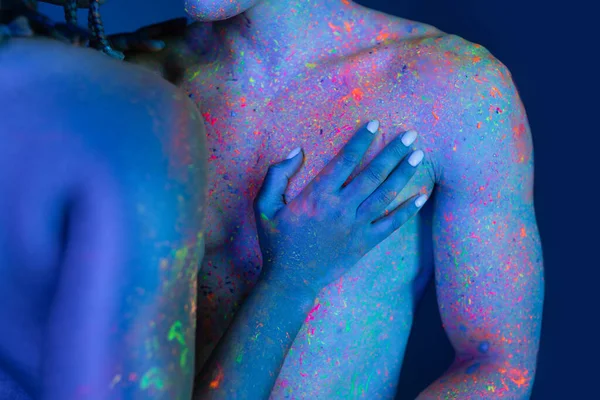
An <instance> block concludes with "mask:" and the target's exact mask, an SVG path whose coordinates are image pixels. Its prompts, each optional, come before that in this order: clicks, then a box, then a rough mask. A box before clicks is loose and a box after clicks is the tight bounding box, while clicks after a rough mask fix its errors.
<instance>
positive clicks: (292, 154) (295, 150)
mask: <svg viewBox="0 0 600 400" xmlns="http://www.w3.org/2000/svg"><path fill="white" fill-rule="evenodd" d="M300 150H301V148H300V147H296V148H295V149H294V150H292V151H290V154H288V156H287V157H286V158H285V159H286V160H289V159H290V158H294V157H296V156H297V155H298V153H300Z"/></svg>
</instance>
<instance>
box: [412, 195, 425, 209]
mask: <svg viewBox="0 0 600 400" xmlns="http://www.w3.org/2000/svg"><path fill="white" fill-rule="evenodd" d="M426 201H427V195H426V194H422V195H420V196H419V197H417V199H416V200H415V206H417V207H421V206H422V205H423V204H425V202H426Z"/></svg>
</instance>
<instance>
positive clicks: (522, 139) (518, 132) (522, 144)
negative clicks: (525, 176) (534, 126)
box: [513, 123, 531, 164]
mask: <svg viewBox="0 0 600 400" xmlns="http://www.w3.org/2000/svg"><path fill="white" fill-rule="evenodd" d="M526 131H527V130H526V128H525V124H523V123H521V124H519V125H516V126H515V127H514V128H513V138H514V140H515V146H516V149H517V154H516V160H515V161H516V162H517V163H519V164H523V163H526V162H528V161H529V157H530V155H531V150H530V146H531V145H530V143H529V140H528V139H529V138H528V137H527V135H526Z"/></svg>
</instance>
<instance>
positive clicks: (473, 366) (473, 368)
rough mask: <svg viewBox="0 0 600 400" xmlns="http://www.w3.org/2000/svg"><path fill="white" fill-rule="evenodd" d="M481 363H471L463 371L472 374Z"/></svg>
mask: <svg viewBox="0 0 600 400" xmlns="http://www.w3.org/2000/svg"><path fill="white" fill-rule="evenodd" d="M480 365H481V364H479V363H475V364H473V365H471V366H470V367H469V368H467V370H466V371H465V374H468V375H471V374H474V373H475V372H477V370H479V366H480Z"/></svg>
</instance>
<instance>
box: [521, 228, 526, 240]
mask: <svg viewBox="0 0 600 400" xmlns="http://www.w3.org/2000/svg"><path fill="white" fill-rule="evenodd" d="M521 237H522V238H524V237H527V232H526V231H525V227H524V226H522V227H521Z"/></svg>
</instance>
